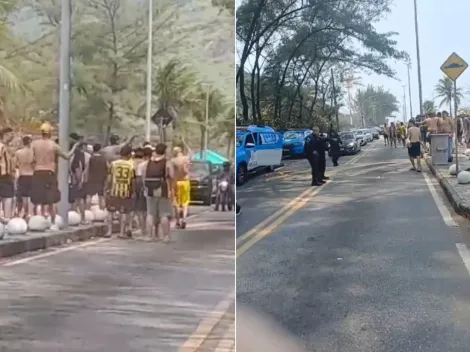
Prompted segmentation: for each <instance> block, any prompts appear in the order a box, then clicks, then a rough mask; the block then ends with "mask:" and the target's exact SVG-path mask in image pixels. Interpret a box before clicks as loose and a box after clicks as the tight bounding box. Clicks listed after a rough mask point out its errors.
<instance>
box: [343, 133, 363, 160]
mask: <svg viewBox="0 0 470 352" xmlns="http://www.w3.org/2000/svg"><path fill="white" fill-rule="evenodd" d="M339 137H340V138H341V142H343V145H342V146H341V154H343V155H352V154H357V153H359V152H360V151H361V140H359V139H357V138H356V135H355V134H354V132H343V133H341V134H340V135H339Z"/></svg>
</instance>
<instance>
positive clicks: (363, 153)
mask: <svg viewBox="0 0 470 352" xmlns="http://www.w3.org/2000/svg"><path fill="white" fill-rule="evenodd" d="M372 148H373V145H372V144H371V145H369V146H368V147H367V148H364V150H363V151H362V153H359V154H358V155H356V156H354V157H353V158H352V159H350V160H348V161H347V162H346V163H345V164H344V165H351V164H354V163H356V161H358V160H359V159H361V158H362V157H363V156H364V155H366V154H367V153H368V152H369V151H370V150H371V149H372Z"/></svg>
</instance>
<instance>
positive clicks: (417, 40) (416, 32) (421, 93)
mask: <svg viewBox="0 0 470 352" xmlns="http://www.w3.org/2000/svg"><path fill="white" fill-rule="evenodd" d="M414 10H415V36H416V59H417V64H418V65H417V66H418V92H419V114H420V115H423V87H422V83H421V59H420V55H419V31H418V4H417V0H414Z"/></svg>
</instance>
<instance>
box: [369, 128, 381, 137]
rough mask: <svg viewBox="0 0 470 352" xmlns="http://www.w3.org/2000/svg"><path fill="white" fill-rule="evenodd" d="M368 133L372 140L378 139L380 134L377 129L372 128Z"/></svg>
mask: <svg viewBox="0 0 470 352" xmlns="http://www.w3.org/2000/svg"><path fill="white" fill-rule="evenodd" d="M370 131H371V132H372V138H374V139H379V138H380V133H379V128H378V127H372V128H371V129H370Z"/></svg>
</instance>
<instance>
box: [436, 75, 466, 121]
mask: <svg viewBox="0 0 470 352" xmlns="http://www.w3.org/2000/svg"><path fill="white" fill-rule="evenodd" d="M435 92H436V94H437V97H438V98H440V99H441V102H440V103H439V107H442V106H443V105H445V104H448V105H449V114H451V115H452V110H453V109H452V101H453V100H454V99H457V105H460V101H461V100H462V99H463V92H462V89H461V88H457V95H455V94H454V82H453V81H452V80H451V79H450V78H449V77H447V76H444V77H443V78H441V79H439V82H438V83H437V84H436V87H435Z"/></svg>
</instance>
